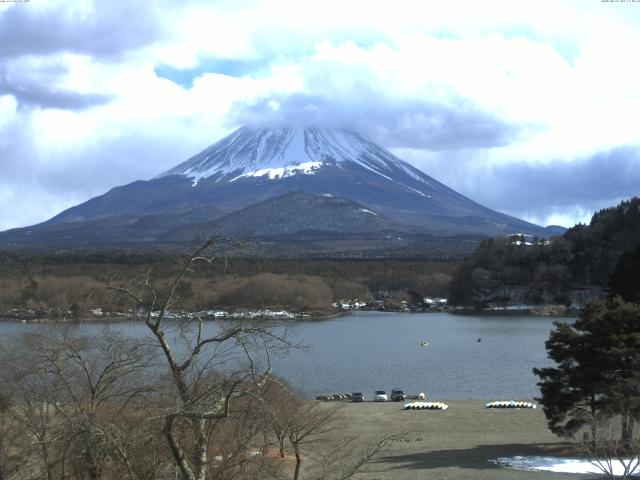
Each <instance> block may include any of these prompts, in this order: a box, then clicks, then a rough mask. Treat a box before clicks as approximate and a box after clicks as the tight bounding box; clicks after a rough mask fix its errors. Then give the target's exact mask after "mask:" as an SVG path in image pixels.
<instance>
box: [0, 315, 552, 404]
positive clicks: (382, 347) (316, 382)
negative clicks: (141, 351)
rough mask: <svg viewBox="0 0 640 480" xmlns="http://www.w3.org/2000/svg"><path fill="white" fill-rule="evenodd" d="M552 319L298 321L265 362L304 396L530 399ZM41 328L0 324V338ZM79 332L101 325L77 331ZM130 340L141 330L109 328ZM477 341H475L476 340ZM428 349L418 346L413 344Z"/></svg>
mask: <svg viewBox="0 0 640 480" xmlns="http://www.w3.org/2000/svg"><path fill="white" fill-rule="evenodd" d="M553 320H554V318H549V317H535V316H529V315H496V316H493V315H454V314H450V313H391V312H355V313H353V314H350V315H347V316H344V317H340V318H334V319H330V320H323V321H317V322H300V323H298V324H297V325H296V326H295V328H294V330H293V338H294V339H295V340H296V341H299V342H302V343H303V344H305V345H307V347H308V348H306V349H305V350H293V351H292V352H290V353H289V355H287V356H286V357H281V358H278V357H277V358H274V359H273V371H274V373H275V374H277V375H280V376H282V377H284V378H285V379H287V380H288V381H289V382H290V383H291V384H292V385H293V386H295V387H297V388H298V389H299V390H300V391H301V392H302V393H303V394H304V395H305V396H308V397H314V396H316V395H321V394H329V393H345V392H356V391H359V392H363V393H364V394H365V396H367V397H368V398H372V396H373V391H374V390H379V389H381V390H387V392H389V391H390V390H391V389H392V388H401V389H403V390H404V391H405V393H406V392H411V393H418V392H425V393H426V394H427V397H428V398H429V399H460V400H464V399H482V400H487V401H489V400H499V399H520V398H522V399H530V398H532V397H534V396H537V395H539V390H538V387H537V386H536V382H537V377H535V376H534V375H533V373H532V371H531V370H532V368H533V367H541V366H546V365H549V364H550V361H549V360H548V359H547V358H546V351H545V348H544V342H545V340H546V339H547V337H548V335H549V331H550V330H551V328H552V327H553V325H552V322H553ZM38 328H43V326H42V325H37V324H21V323H0V336H2V337H5V336H6V335H9V334H11V333H18V332H21V331H27V330H35V329H38ZM82 328H83V329H86V331H87V333H91V332H92V331H95V332H96V333H97V332H98V331H99V330H100V329H101V328H102V325H101V324H86V325H83V326H82ZM117 328H118V329H122V330H125V331H127V332H128V333H129V334H131V335H133V336H139V335H143V334H146V330H145V329H146V327H145V326H144V325H141V324H134V323H122V324H117ZM478 340H480V341H478ZM422 341H426V342H428V345H427V346H421V342H422Z"/></svg>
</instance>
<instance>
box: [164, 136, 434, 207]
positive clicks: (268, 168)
mask: <svg viewBox="0 0 640 480" xmlns="http://www.w3.org/2000/svg"><path fill="white" fill-rule="evenodd" d="M342 162H353V163H356V164H358V165H359V166H361V167H364V168H366V169H367V170H369V171H371V172H373V173H375V174H377V175H380V176H382V177H384V178H386V179H388V180H392V179H393V177H394V175H397V172H398V170H399V171H401V172H402V173H404V174H407V175H409V176H410V177H412V178H413V179H414V180H418V181H419V182H421V183H424V184H425V185H427V186H428V187H430V188H436V189H437V188H438V187H440V186H441V185H440V184H439V183H438V182H434V181H433V180H432V179H431V178H430V177H428V176H427V175H425V174H424V173H422V172H421V171H419V170H417V169H416V168H414V167H413V166H411V165H410V164H408V163H407V162H405V161H403V160H400V159H399V158H397V157H396V156H394V155H393V154H392V153H391V152H389V151H387V150H385V149H384V148H381V147H379V146H378V145H376V144H375V143H373V142H371V141H369V140H367V139H366V138H364V137H362V136H361V135H359V134H357V133H355V132H351V131H348V130H328V129H320V128H305V129H293V128H256V127H249V126H245V127H242V128H240V129H238V130H236V131H235V132H233V133H232V134H231V135H229V136H227V137H225V138H223V139H222V140H220V141H219V142H217V143H215V144H213V145H211V146H210V147H209V148H207V149H205V150H204V151H202V152H201V153H199V154H197V155H195V156H193V157H191V158H190V159H188V160H187V161H185V162H183V163H181V164H180V165H178V166H176V167H174V168H172V169H170V170H168V171H166V172H164V173H162V174H160V175H158V177H156V178H161V177H166V176H169V175H183V176H186V177H189V178H192V179H193V181H194V184H196V183H197V182H198V181H199V180H200V179H203V178H210V177H214V176H215V177H216V181H227V182H232V181H235V180H237V179H239V178H242V177H266V178H269V179H272V180H273V179H276V178H283V177H289V176H292V175H296V174H306V175H309V174H315V173H316V172H317V171H318V170H319V169H320V168H322V167H323V166H324V165H333V164H340V163H342ZM414 190H416V193H418V194H420V195H422V196H427V195H426V194H424V193H422V192H421V191H419V190H417V189H414Z"/></svg>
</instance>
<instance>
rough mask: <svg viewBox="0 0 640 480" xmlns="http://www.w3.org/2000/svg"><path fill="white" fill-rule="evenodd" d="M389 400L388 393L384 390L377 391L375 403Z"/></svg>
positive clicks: (374, 396)
mask: <svg viewBox="0 0 640 480" xmlns="http://www.w3.org/2000/svg"><path fill="white" fill-rule="evenodd" d="M387 400H389V397H387V392H385V391H384V390H376V391H375V393H374V394H373V401H374V402H386V401H387Z"/></svg>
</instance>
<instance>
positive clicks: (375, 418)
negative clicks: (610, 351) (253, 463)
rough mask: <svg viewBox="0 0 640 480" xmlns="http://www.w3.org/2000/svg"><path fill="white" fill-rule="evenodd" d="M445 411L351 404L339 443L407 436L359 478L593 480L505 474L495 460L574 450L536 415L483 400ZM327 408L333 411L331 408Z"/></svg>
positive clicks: (336, 438) (457, 403)
mask: <svg viewBox="0 0 640 480" xmlns="http://www.w3.org/2000/svg"><path fill="white" fill-rule="evenodd" d="M445 403H447V404H448V405H449V409H448V410H444V411H429V410H421V411H413V410H402V404H401V403H394V402H389V403H373V402H366V403H349V404H345V405H344V406H343V407H342V408H341V413H340V417H339V422H340V423H339V428H338V429H337V431H334V432H333V433H332V434H331V435H333V439H334V441H339V440H340V438H342V437H349V436H353V437H357V438H358V443H362V444H364V443H375V441H376V439H378V438H380V437H383V436H385V435H388V434H389V433H392V432H397V433H399V432H406V433H404V434H403V435H401V436H400V438H399V439H397V440H395V441H392V442H390V444H389V445H388V446H387V447H385V449H384V450H383V451H381V452H380V453H379V454H378V455H376V457H375V458H374V459H373V460H371V461H370V462H369V464H368V465H366V466H365V467H364V469H363V470H365V471H367V470H368V471H369V472H368V473H364V474H359V476H357V477H356V478H363V479H364V478H366V479H380V480H392V479H393V480H395V479H412V480H415V479H417V478H428V479H434V480H435V479H462V480H464V479H473V480H502V479H504V480H507V479H509V480H527V479H531V480H534V479H535V480H550V479H566V478H575V479H583V478H593V477H594V476H593V475H591V476H584V475H570V476H568V475H566V474H557V473H550V472H527V471H521V470H511V469H504V468H499V467H497V466H495V464H493V463H491V462H490V461H489V460H492V459H495V458H498V457H509V456H514V455H523V456H529V455H555V454H563V453H564V454H566V453H567V452H569V451H570V445H568V444H567V443H565V442H564V441H563V439H561V438H559V437H557V436H555V435H553V434H552V433H550V432H549V430H548V429H547V427H546V422H545V418H544V414H543V412H542V410H541V409H540V408H538V409H535V410H515V409H487V408H485V402H483V401H478V400H455V401H445ZM325 408H333V407H332V406H331V404H326V407H325Z"/></svg>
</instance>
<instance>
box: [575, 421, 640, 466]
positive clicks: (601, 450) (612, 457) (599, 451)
mask: <svg viewBox="0 0 640 480" xmlns="http://www.w3.org/2000/svg"><path fill="white" fill-rule="evenodd" d="M615 420H617V419H616V417H615V415H614V414H612V413H611V412H601V413H599V414H596V415H592V416H591V417H590V418H589V420H588V425H587V427H586V428H585V429H583V431H582V432H580V433H582V437H581V438H580V439H579V440H574V443H575V444H576V446H577V448H578V450H579V451H580V452H581V453H582V454H583V455H584V456H585V458H586V459H587V460H588V461H589V463H591V464H592V465H594V466H595V467H596V468H597V469H598V470H599V471H600V472H602V473H603V474H604V475H606V476H607V477H608V478H611V479H614V478H621V479H627V478H630V477H631V476H632V475H634V473H636V472H638V471H640V438H638V435H637V434H636V435H634V436H632V437H623V436H622V435H621V429H623V428H624V425H623V424H622V423H618V422H616V421H615ZM592 432H595V435H593V433H592Z"/></svg>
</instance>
